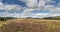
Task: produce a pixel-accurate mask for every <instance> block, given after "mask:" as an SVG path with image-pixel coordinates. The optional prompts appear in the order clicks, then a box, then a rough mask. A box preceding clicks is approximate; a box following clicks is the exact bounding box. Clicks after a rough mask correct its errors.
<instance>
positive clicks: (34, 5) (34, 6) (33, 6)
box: [0, 0, 60, 17]
mask: <svg viewBox="0 0 60 32" xmlns="http://www.w3.org/2000/svg"><path fill="white" fill-rule="evenodd" d="M19 1H22V2H25V3H26V5H27V7H28V8H27V7H26V8H24V7H21V6H19V5H14V4H13V5H4V4H3V3H2V2H0V10H6V11H18V10H21V9H24V12H23V13H22V16H26V17H29V16H28V15H29V13H30V12H32V11H36V10H40V11H41V10H50V11H51V13H58V12H60V7H55V6H54V5H49V4H47V5H45V4H46V3H51V2H54V1H53V0H39V3H38V2H37V0H19ZM35 15H36V16H35V17H39V15H40V16H42V17H46V16H52V14H51V15H50V14H49V15H48V14H35ZM13 16H14V17H15V16H16V15H15V14H14V15H13ZM31 17H33V16H31Z"/></svg>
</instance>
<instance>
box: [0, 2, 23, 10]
mask: <svg viewBox="0 0 60 32" xmlns="http://www.w3.org/2000/svg"><path fill="white" fill-rule="evenodd" d="M0 10H5V11H18V10H22V7H21V6H20V5H15V4H12V5H9V4H7V5H5V4H3V3H2V2H0Z"/></svg>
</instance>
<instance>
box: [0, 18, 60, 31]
mask: <svg viewBox="0 0 60 32" xmlns="http://www.w3.org/2000/svg"><path fill="white" fill-rule="evenodd" d="M0 32H60V20H47V19H31V18H30V19H29V18H27V19H11V20H7V21H4V22H2V21H0Z"/></svg>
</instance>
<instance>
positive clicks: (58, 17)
mask: <svg viewBox="0 0 60 32" xmlns="http://www.w3.org/2000/svg"><path fill="white" fill-rule="evenodd" d="M43 19H53V20H60V16H55V17H45V18H43Z"/></svg>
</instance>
